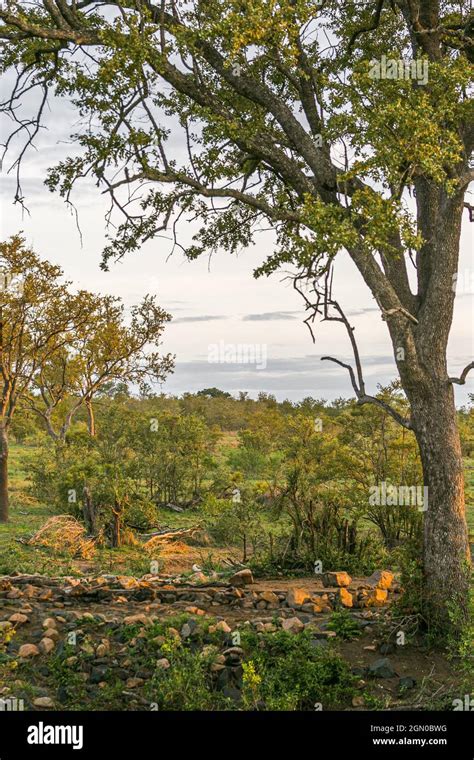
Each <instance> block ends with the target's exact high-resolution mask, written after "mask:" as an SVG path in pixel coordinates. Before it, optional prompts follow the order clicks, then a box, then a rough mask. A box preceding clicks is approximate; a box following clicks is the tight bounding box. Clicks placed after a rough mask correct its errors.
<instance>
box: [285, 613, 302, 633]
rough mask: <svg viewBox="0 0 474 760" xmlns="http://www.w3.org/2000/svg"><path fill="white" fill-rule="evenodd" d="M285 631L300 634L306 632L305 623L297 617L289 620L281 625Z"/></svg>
mask: <svg viewBox="0 0 474 760" xmlns="http://www.w3.org/2000/svg"><path fill="white" fill-rule="evenodd" d="M281 627H282V628H283V630H284V631H290V632H291V633H300V632H301V631H303V630H304V623H302V622H301V620H300V619H299V618H297V617H292V618H287V619H286V620H284V621H283V622H282V624H281Z"/></svg>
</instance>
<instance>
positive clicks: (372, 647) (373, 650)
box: [364, 644, 377, 652]
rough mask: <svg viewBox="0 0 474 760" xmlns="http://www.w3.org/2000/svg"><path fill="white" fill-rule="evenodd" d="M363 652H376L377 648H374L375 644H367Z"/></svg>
mask: <svg viewBox="0 0 474 760" xmlns="http://www.w3.org/2000/svg"><path fill="white" fill-rule="evenodd" d="M364 651H365V652H376V651H377V647H376V646H375V644H368V645H367V646H366V647H364Z"/></svg>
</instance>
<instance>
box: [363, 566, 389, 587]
mask: <svg viewBox="0 0 474 760" xmlns="http://www.w3.org/2000/svg"><path fill="white" fill-rule="evenodd" d="M368 580H369V583H373V584H375V585H376V586H377V588H383V589H387V590H388V589H390V588H391V587H392V583H393V573H391V572H390V571H389V570H376V571H375V573H372V575H371V576H370V578H369V579H368Z"/></svg>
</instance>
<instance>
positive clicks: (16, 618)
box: [9, 612, 29, 625]
mask: <svg viewBox="0 0 474 760" xmlns="http://www.w3.org/2000/svg"><path fill="white" fill-rule="evenodd" d="M9 620H10V623H14V625H24V624H25V623H28V621H29V617H28V616H27V615H22V613H21V612H15V613H14V614H13V615H10V617H9Z"/></svg>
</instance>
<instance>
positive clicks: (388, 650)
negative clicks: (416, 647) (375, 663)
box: [379, 642, 395, 654]
mask: <svg viewBox="0 0 474 760" xmlns="http://www.w3.org/2000/svg"><path fill="white" fill-rule="evenodd" d="M394 651H395V647H394V645H393V644H391V643H390V642H388V643H387V642H385V643H383V644H380V646H379V652H380V654H393V653H394Z"/></svg>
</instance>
